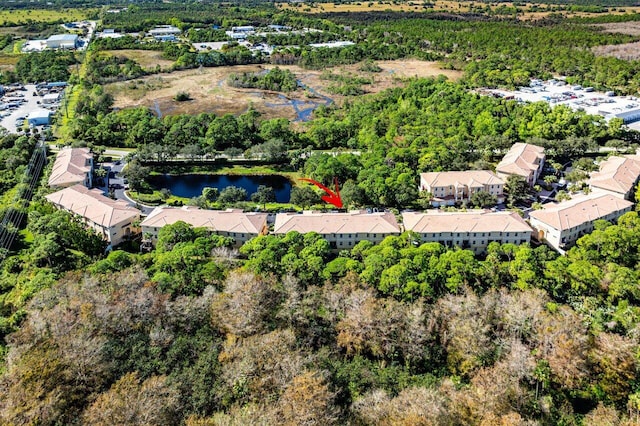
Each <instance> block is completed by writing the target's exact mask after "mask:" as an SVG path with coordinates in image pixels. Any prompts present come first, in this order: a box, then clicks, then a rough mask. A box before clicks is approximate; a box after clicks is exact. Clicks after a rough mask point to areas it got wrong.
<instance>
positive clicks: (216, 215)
mask: <svg viewBox="0 0 640 426" xmlns="http://www.w3.org/2000/svg"><path fill="white" fill-rule="evenodd" d="M178 221H183V222H185V223H188V224H189V225H191V226H193V227H194V228H200V227H204V228H208V229H211V230H213V231H221V232H239V233H243V234H259V233H260V232H262V230H263V228H264V227H265V226H266V224H267V214H266V213H244V212H243V211H242V210H238V209H235V210H233V209H228V210H204V209H199V208H197V207H191V206H184V207H182V208H176V207H156V208H155V209H154V210H153V211H152V212H151V213H150V214H149V216H147V218H146V219H145V220H143V221H142V223H141V224H140V226H142V227H154V228H161V227H163V226H165V225H171V224H174V223H176V222H178Z"/></svg>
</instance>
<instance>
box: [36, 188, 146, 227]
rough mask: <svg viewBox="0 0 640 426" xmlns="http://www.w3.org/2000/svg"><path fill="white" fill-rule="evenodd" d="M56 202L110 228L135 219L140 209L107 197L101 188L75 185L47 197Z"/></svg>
mask: <svg viewBox="0 0 640 426" xmlns="http://www.w3.org/2000/svg"><path fill="white" fill-rule="evenodd" d="M45 198H46V199H47V200H49V201H50V202H51V203H53V204H56V205H57V206H60V207H62V208H64V209H65V210H69V211H71V212H73V213H75V214H77V215H80V216H82V217H84V218H86V219H88V220H89V221H91V222H93V223H96V224H98V225H101V226H104V227H107V228H110V227H111V226H113V225H116V224H118V223H122V222H124V221H126V220H134V219H136V218H138V217H139V216H140V211H139V210H138V209H136V208H134V207H132V206H130V205H128V204H127V203H125V202H124V201H120V200H112V199H111V198H108V197H105V196H104V195H103V194H102V191H100V190H99V189H87V188H86V187H85V186H83V185H79V184H78V185H73V186H70V187H68V188H65V189H62V190H60V191H58V192H54V193H53V194H49V195H47V196H46V197H45Z"/></svg>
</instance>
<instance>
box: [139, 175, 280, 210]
mask: <svg viewBox="0 0 640 426" xmlns="http://www.w3.org/2000/svg"><path fill="white" fill-rule="evenodd" d="M149 183H151V185H153V186H154V187H156V188H158V189H162V188H167V189H168V190H169V191H171V193H172V194H173V195H176V196H178V197H186V198H193V197H197V196H199V195H201V194H202V190H203V189H204V188H205V187H211V188H218V189H219V190H220V191H222V190H223V189H224V188H226V187H227V186H238V187H240V188H244V189H245V190H246V191H247V195H248V197H251V194H253V193H254V192H256V190H257V189H258V186H259V185H265V186H270V187H272V188H273V189H274V191H275V193H276V201H277V202H279V203H288V202H289V197H290V195H291V182H289V180H288V179H287V178H286V177H284V176H280V175H257V176H236V175H200V174H185V175H169V174H164V175H158V176H152V177H150V178H149ZM247 199H249V198H247Z"/></svg>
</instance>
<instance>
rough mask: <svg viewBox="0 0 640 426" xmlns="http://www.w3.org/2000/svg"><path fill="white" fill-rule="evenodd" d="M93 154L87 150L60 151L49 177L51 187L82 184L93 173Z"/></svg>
mask: <svg viewBox="0 0 640 426" xmlns="http://www.w3.org/2000/svg"><path fill="white" fill-rule="evenodd" d="M92 158H93V154H91V152H90V151H89V149H87V148H66V149H62V150H60V152H58V155H57V156H56V161H55V163H54V164H53V169H52V170H51V175H50V176H49V186H70V185H74V184H76V183H82V182H84V180H85V177H86V176H87V173H91V162H90V160H91V159H92Z"/></svg>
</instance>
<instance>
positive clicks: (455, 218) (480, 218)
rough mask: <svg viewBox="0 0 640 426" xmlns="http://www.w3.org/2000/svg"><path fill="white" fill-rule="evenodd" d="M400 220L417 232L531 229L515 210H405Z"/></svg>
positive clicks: (408, 229) (526, 230)
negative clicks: (425, 211)
mask: <svg viewBox="0 0 640 426" xmlns="http://www.w3.org/2000/svg"><path fill="white" fill-rule="evenodd" d="M402 220H403V222H404V227H405V229H406V230H407V231H414V232H418V233H448V232H531V231H532V230H531V227H530V226H529V225H528V224H527V222H525V221H524V220H523V219H522V218H521V217H520V215H518V214H517V213H515V212H492V211H489V210H475V211H466V212H440V211H433V212H431V211H430V212H427V213H418V212H405V213H402Z"/></svg>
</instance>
